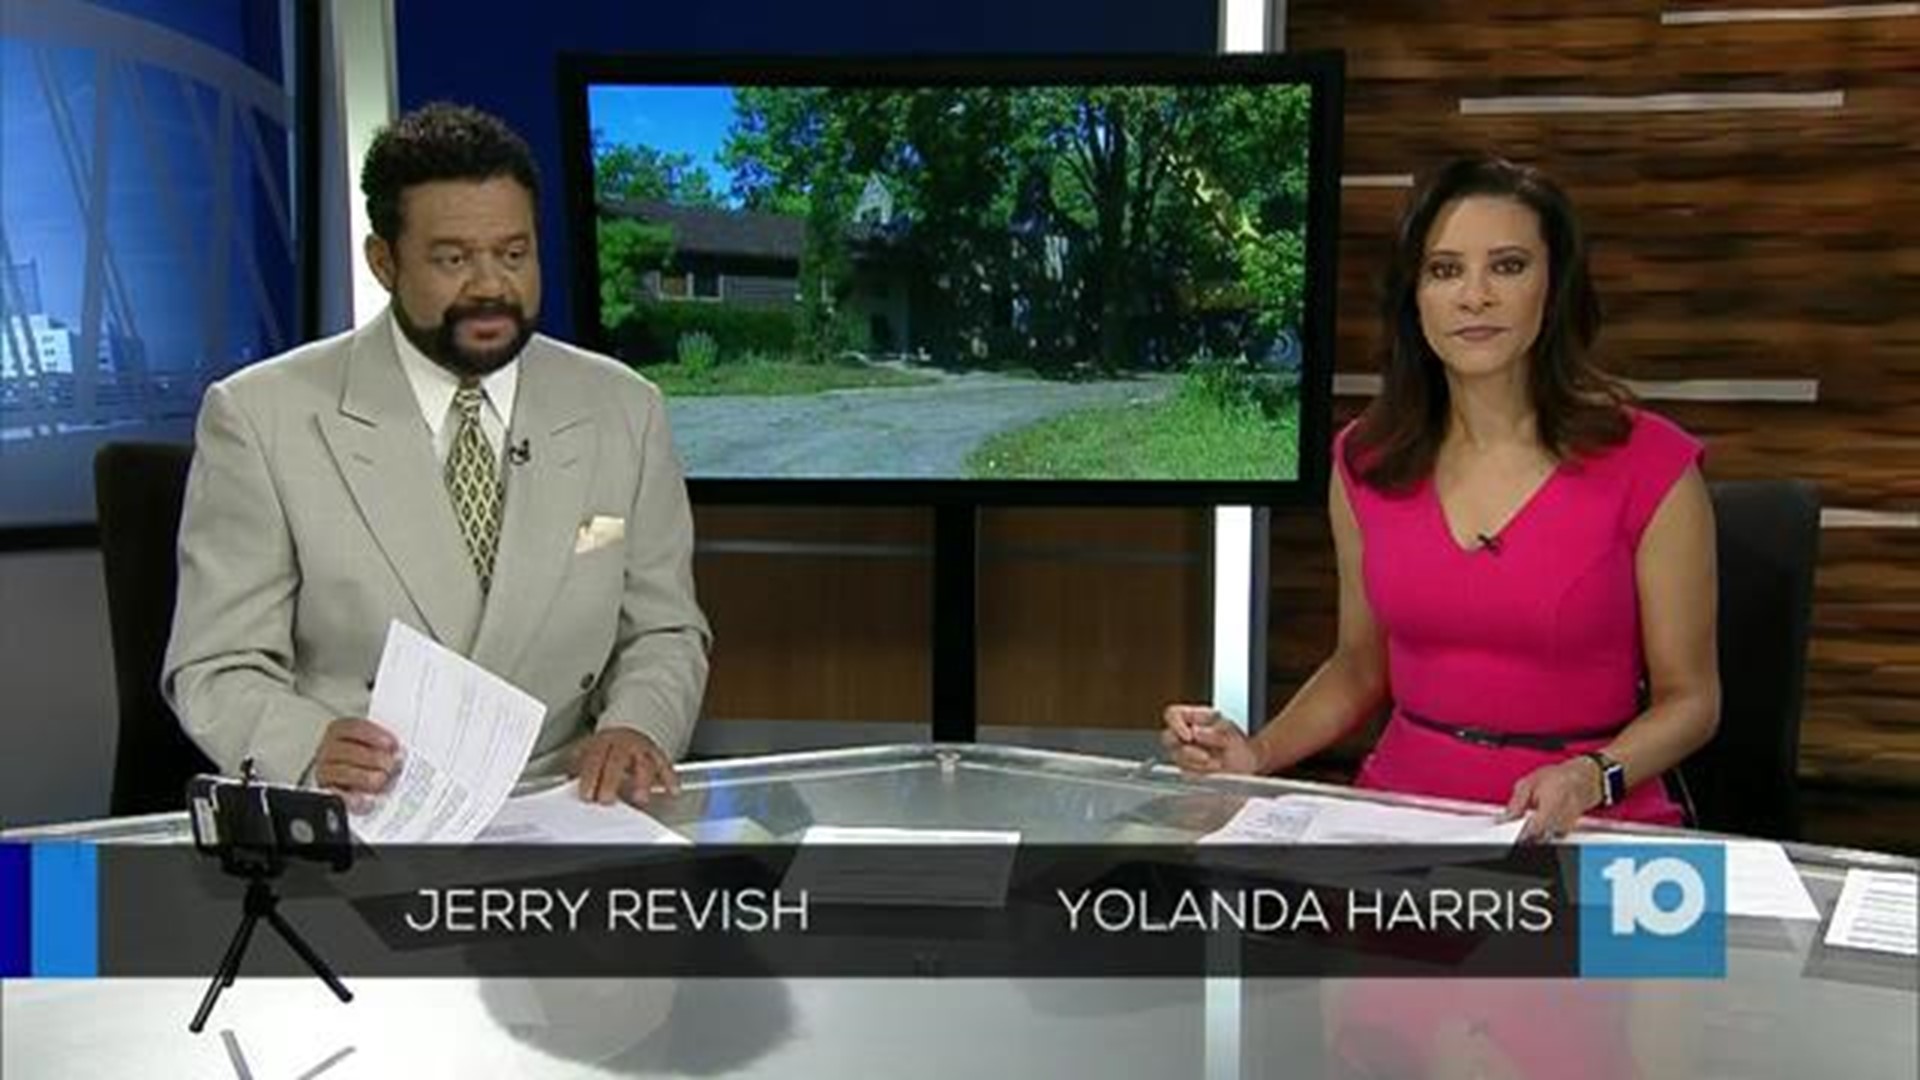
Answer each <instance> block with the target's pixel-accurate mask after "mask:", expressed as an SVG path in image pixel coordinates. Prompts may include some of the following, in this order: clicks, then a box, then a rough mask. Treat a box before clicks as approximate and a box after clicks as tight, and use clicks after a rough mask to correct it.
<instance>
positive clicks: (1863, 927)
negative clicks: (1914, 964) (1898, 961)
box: [1827, 870, 1920, 956]
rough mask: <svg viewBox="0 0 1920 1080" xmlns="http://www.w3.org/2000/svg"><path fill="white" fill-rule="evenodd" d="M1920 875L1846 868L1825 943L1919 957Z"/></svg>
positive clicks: (1846, 947) (1845, 947)
mask: <svg viewBox="0 0 1920 1080" xmlns="http://www.w3.org/2000/svg"><path fill="white" fill-rule="evenodd" d="M1917 899H1920V877H1915V876H1914V875H1912V874H1902V873H1897V872H1895V871H1891V870H1849V871H1847V883H1846V884H1845V885H1843V886H1841V888H1840V902H1839V903H1837V904H1835V905H1834V908H1833V922H1831V923H1829V924H1828V925H1827V944H1829V945H1837V946H1839V947H1841V948H1844V949H1871V950H1873V951H1874V952H1884V953H1893V954H1895V955H1896V956H1920V938H1917V937H1916V935H1920V929H1916V924H1915V920H1916V919H1920V905H1917V904H1916V900H1917Z"/></svg>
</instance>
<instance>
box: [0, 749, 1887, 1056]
mask: <svg viewBox="0 0 1920 1080" xmlns="http://www.w3.org/2000/svg"><path fill="white" fill-rule="evenodd" d="M682 775H683V778H684V791H683V792H682V794H680V795H679V796H678V797H676V798H671V799H663V800H658V801H656V802H655V803H654V805H653V806H652V812H653V813H654V815H655V816H656V817H658V818H660V819H661V820H662V821H664V822H666V823H667V824H669V825H671V826H673V827H675V828H676V829H678V830H680V831H682V832H683V833H685V834H687V835H689V836H693V837H696V838H699V839H704V840H714V841H721V842H741V841H746V842H752V841H755V840H770V841H783V842H791V841H794V840H797V839H798V837H799V835H800V834H801V832H803V831H804V830H805V829H806V827H807V826H810V825H815V824H826V825H845V826H871V825H891V826H908V827H924V828H969V829H1015V830H1019V832H1020V833H1021V836H1022V839H1023V841H1026V842H1035V843H1045V842H1056V843H1106V842H1114V843H1121V842H1126V843H1160V842H1165V843H1181V842H1184V841H1187V840H1191V839H1193V838H1195V837H1197V836H1199V835H1201V834H1203V833H1205V832H1207V831H1210V830H1211V829H1213V828H1214V827H1216V826H1218V825H1219V824H1220V823H1222V822H1223V821H1225V820H1226V818H1227V817H1228V816H1230V815H1231V814H1232V813H1233V812H1234V811H1235V810H1236V809H1237V808H1238V806H1239V805H1240V804H1241V802H1242V801H1243V800H1244V799H1245V798H1246V797H1247V796H1250V795H1274V794H1282V793H1287V792H1312V793H1317V794H1323V795H1326V794H1338V795H1346V796H1351V797H1354V798H1374V799H1376V800H1378V801H1406V802H1412V803H1414V804H1416V805H1425V806H1435V805H1443V804H1433V803H1421V802H1419V801H1417V800H1380V799H1379V797H1378V796H1368V795H1363V794H1361V793H1356V792H1350V791H1348V790H1347V789H1344V788H1327V787H1322V786H1318V785H1311V784H1303V783H1296V782H1286V781H1278V780H1248V779H1232V780H1208V781H1204V782H1196V781H1191V780H1187V779H1185V778H1182V777H1181V776H1180V775H1179V774H1178V773H1177V772H1175V771H1174V770H1172V769H1170V768H1168V767H1167V766H1165V765H1157V764H1153V763H1151V762H1139V761H1122V760H1116V759H1112V758H1101V757H1090V756H1085V755H1078V754H1064V753H1056V752H1050V751H1044V750H1035V749H1022V748H1014V747H1003V746H984V745H966V746H929V745H920V746H894V747H870V748H858V749H847V750H837V751H825V752H810V753H797V754H785V755H778V756H770V757H758V758H751V759H734V760H727V761H719V762H713V763H704V764H695V765H690V766H687V767H686V768H685V769H684V770H683V772H682ZM186 836H187V826H186V823H185V819H184V815H177V814H176V815H163V816H156V817H147V818H130V819H120V820H110V821H102V822H92V823H84V824H76V825H69V826H58V827H50V828H42V829H34V830H23V831H19V832H15V833H13V834H10V835H9V838H10V839H34V840H42V839H58V838H79V839H86V840H92V841H97V842H100V843H140V842H170V841H171V842H183V841H184V840H185V839H186ZM1788 852H1789V854H1790V855H1791V857H1792V859H1793V861H1794V864H1795V867H1796V869H1797V870H1798V871H1799V873H1800V874H1801V876H1802V878H1803V880H1804V881H1805V883H1806V885H1807V888H1808V890H1809V891H1810V893H1811V894H1812V896H1813V898H1814V901H1815V903H1816V904H1817V905H1818V906H1819V908H1820V911H1821V916H1822V920H1821V922H1819V923H1813V922H1804V921H1801V922H1787V921H1772V920H1755V919H1736V920H1733V921H1732V922H1731V923H1730V925H1729V927H1728V942H1729V956H1728V974H1727V977H1726V978H1725V979H1722V980H1701V981H1691V982H1686V983H1683V984H1680V985H1679V986H1678V987H1676V986H1675V985H1674V984H1672V983H1670V982H1669V983H1662V984H1658V985H1655V984H1651V983H1649V984H1641V983H1622V982H1617V981H1592V980H1547V981H1542V982H1540V983H1539V984H1537V985H1523V986H1520V987H1517V988H1516V987H1512V986H1509V987H1507V988H1505V989H1506V990H1507V991H1508V992H1509V997H1510V998H1512V999H1513V1000H1522V1001H1525V1000H1530V999H1531V995H1532V994H1533V991H1534V990H1535V989H1537V990H1538V991H1539V997H1538V999H1537V1000H1538V1001H1539V1003H1540V1006H1539V1007H1540V1008H1541V1009H1544V1010H1550V1011H1560V1012H1565V1011H1567V1010H1576V1011H1577V1010H1578V1009H1579V1008H1580V1001H1581V995H1582V994H1588V993H1591V994H1593V995H1620V994H1623V993H1624V994H1629V995H1631V994H1634V993H1636V992H1638V991H1639V990H1641V989H1644V990H1645V991H1646V992H1647V993H1648V994H1649V995H1650V1000H1652V1001H1654V1002H1656V1003H1659V1008H1660V1009H1663V1010H1665V1011H1666V1012H1667V1015H1665V1016H1664V1017H1663V1018H1662V1021H1663V1026H1664V1027H1665V1028H1666V1029H1667V1032H1666V1034H1667V1036H1668V1037H1669V1038H1668V1042H1670V1043H1672V1044H1673V1045H1672V1046H1668V1047H1666V1048H1665V1049H1664V1051H1663V1052H1662V1053H1658V1054H1654V1055H1653V1056H1651V1057H1648V1058H1644V1059H1642V1060H1643V1061H1644V1062H1646V1064H1643V1066H1642V1068H1643V1071H1644V1073H1645V1074H1646V1075H1658V1076H1666V1075H1684V1076H1703V1077H1713V1076H1729V1077H1749V1078H1750V1077H1791V1078H1794V1080H1804V1078H1807V1077H1820V1078H1842V1077H1849V1078H1850V1077H1888V1078H1893V1080H1913V1078H1914V1077H1915V1076H1920V1050H1917V1049H1916V1039H1917V1036H1916V1027H1917V1026H1920V998H1917V997H1916V990H1915V975H1914V970H1913V965H1912V964H1911V963H1910V962H1908V961H1906V960H1904V959H1900V958H1894V957H1881V956H1876V955H1875V954H1868V953H1860V952H1856V951H1852V950H1840V949H1833V948H1829V947H1827V946H1826V945H1824V944H1823V942H1822V938H1823V936H1824V931H1825V925H1826V920H1827V918H1828V917H1830V915H1831V914H1832V909H1833V906H1834V903H1835V901H1836V898H1837V897H1838V895H1839V891H1840V886H1841V882H1842V879H1843V877H1844V875H1845V872H1846V870H1847V869H1848V868H1849V867H1868V868H1877V869H1892V870H1900V871H1906V872H1912V870H1913V869H1914V862H1913V860H1909V859H1897V858H1892V857H1889V856H1883V855H1876V854H1872V853H1866V852H1855V851H1844V850H1836V849H1828V848H1820V847H1813V846H1804V845H1790V846H1789V847H1788ZM255 947H256V949H268V948H271V949H279V948H281V947H282V946H280V945H279V944H278V942H277V941H274V940H273V939H272V938H271V937H270V936H268V935H260V943H259V944H257V945H256V946H255ZM215 959H216V958H213V957H209V963H210V964H211V963H212V962H213V961H214V960H215ZM1485 981H1486V980H1478V981H1476V983H1484V982H1485ZM348 982H349V984H350V986H351V988H352V990H353V991H354V993H355V995H356V996H355V1000H354V1001H353V1002H352V1003H350V1004H345V1005H343V1004H340V1003H338V1002H336V1001H335V1000H334V999H333V998H332V997H331V996H330V995H329V994H328V993H327V992H326V990H325V988H324V987H322V986H321V984H320V983H319V982H318V981H316V980H314V979H311V978H300V979H266V978H256V977H242V978H241V979H240V981H239V982H238V983H237V984H235V985H234V986H233V987H232V988H230V989H229V990H228V991H227V992H226V994H225V995H224V996H223V997H222V999H221V1001H220V1004H219V1007H218V1010H217V1011H216V1012H215V1013H214V1014H213V1019H212V1022H211V1024H210V1025H209V1027H208V1030H207V1031H206V1033H205V1034H202V1035H198V1036H196V1035H191V1034H189V1033H188V1032H187V1030H186V1022H187V1019H188V1017H189V1016H191V1015H192V1013H193V1010H194V1007H195V1005H196V1004H197V1003H198V1001H199V998H200V995H201V993H202V991H203V990H204V982H203V980H200V979H192V980H187V979H89V980H24V981H21V980H15V981H9V982H7V983H6V984H5V985H4V987H3V988H0V995H4V1003H3V1004H0V1046H3V1047H4V1051H3V1055H4V1056H0V1074H4V1075H5V1076H6V1077H8V1078H9V1080H15V1078H18V1080H27V1078H35V1077H59V1078H61V1080H82V1078H91V1077H116V1078H117V1077H156V1078H177V1077H195V1078H210V1077H211V1078H220V1077H229V1076H238V1077H254V1078H259V1080H269V1078H272V1080H279V1078H293V1077H300V1078H303V1080H315V1078H320V1077H325V1078H327V1080H343V1078H346V1077H380V1078H414V1077H441V1076H446V1077H463V1078H464V1077H492V1076H503V1077H558V1076H701V1077H706V1076H753V1077H785V1078H792V1077H828V1078H833V1080H843V1078H851V1077H862V1078H864V1077H1060V1076H1094V1077H1102V1078H1113V1077H1208V1078H1225V1077H1269V1076H1271V1077H1280V1076H1287V1077H1292V1076H1324V1075H1339V1073H1338V1071H1337V1070H1336V1069H1335V1067H1334V1066H1333V1065H1332V1064H1330V1058H1331V1055H1330V1053H1329V1049H1328V1040H1329V1038H1330V1037H1331V1036H1330V1035H1329V1034H1328V1031H1329V1028H1328V1025H1327V1021H1326V1015H1327V1001H1328V998H1329V995H1335V994H1341V993H1345V992H1348V991H1350V990H1352V989H1354V988H1353V987H1351V986H1348V987H1337V986H1335V985H1334V984H1332V983H1331V982H1330V981H1328V980H1315V979H1238V978H1231V977H1220V976H1215V977H1211V978H1204V977H1197V976H1196V977H1194V978H1189V979H1164V978H1163V979H1143V978H1134V979H1105V980H1097V979H937V978H933V979H785V980H782V979H772V978H762V979H731V980H729V979H684V980H678V981H674V980H665V979H624V980H622V979H603V980H584V979H543V980H532V979H487V980H478V979H471V980H453V979H440V980H411V979H367V978H359V979H354V978H349V979H348ZM1371 985H1373V986H1379V985H1382V984H1380V983H1374V984H1371ZM1392 985H1393V986H1395V987H1405V988H1406V989H1404V990H1398V991H1396V992H1397V993H1401V994H1403V995H1404V994H1416V995H1417V994H1420V993H1424V994H1426V995H1427V996H1428V998H1429V999H1430V1000H1429V1004H1431V1003H1432V1001H1433V1000H1438V1001H1441V1002H1445V1001H1450V1000H1454V999H1457V1000H1459V1001H1461V1002H1462V1004H1461V1006H1460V1008H1461V1009H1463V1010H1468V1009H1471V1008H1472V1005H1471V1004H1470V1003H1471V1002H1472V1001H1473V1000H1475V999H1476V996H1477V995H1478V994H1479V991H1480V987H1479V986H1477V985H1474V984H1470V983H1468V982H1460V983H1449V982H1446V981H1441V980H1434V981H1422V982H1419V983H1404V982H1401V981H1399V980H1395V981H1394V982H1393V983H1392ZM1515 989H1518V990H1519V991H1520V993H1519V994H1518V995H1517V996H1515V995H1513V994H1512V991H1514V990H1515ZM1676 989H1677V990H1679V991H1680V993H1679V994H1678V996H1677V997H1676V996H1673V995H1674V994H1675V991H1676ZM1651 995H1667V996H1665V997H1659V996H1651ZM1669 1001H1671V1002H1676V1004H1673V1005H1671V1006H1669V1005H1667V1004H1666V1003H1667V1002H1669ZM1508 1022H1509V1023H1511V1018H1509V1021H1508ZM1529 1022H1531V1021H1529ZM1471 1027H1472V1025H1471V1024H1468V1025H1466V1026H1465V1027H1464V1028H1463V1027H1461V1026H1458V1025H1456V1026H1453V1027H1450V1028H1448V1029H1447V1030H1448V1032H1450V1034H1448V1035H1447V1036H1446V1038H1448V1039H1451V1040H1452V1045H1449V1046H1442V1047H1437V1048H1428V1049H1431V1050H1432V1051H1433V1056H1432V1057H1430V1058H1428V1059H1426V1061H1427V1064H1426V1065H1423V1066H1421V1067H1419V1069H1418V1071H1414V1072H1411V1073H1408V1074H1409V1075H1469V1074H1470V1073H1468V1072H1458V1073H1455V1072H1448V1071H1446V1070H1447V1069H1450V1068H1454V1067H1456V1066H1458V1065H1460V1062H1461V1061H1462V1060H1468V1061H1469V1064H1470V1063H1471V1061H1472V1060H1475V1059H1474V1058H1473V1054H1474V1051H1473V1050H1472V1048H1471V1046H1468V1047H1467V1049H1466V1050H1464V1051H1463V1050H1462V1049H1461V1044H1460V1041H1459V1038H1458V1036H1460V1035H1461V1032H1462V1031H1463V1030H1465V1031H1468V1032H1469V1034H1468V1035H1467V1038H1469V1039H1470V1038H1471V1033H1470V1029H1471ZM1584 1054H1585V1051H1583V1050H1581V1049H1580V1047H1578V1046H1568V1047H1567V1048H1566V1051H1565V1056H1563V1058H1562V1059H1561V1060H1560V1062H1559V1063H1558V1064H1557V1065H1556V1066H1554V1067H1553V1068H1551V1069H1550V1070H1548V1071H1546V1072H1536V1071H1533V1070H1525V1069H1522V1070H1512V1071H1508V1072H1504V1073H1503V1072H1500V1071H1498V1069H1497V1068H1495V1069H1491V1070H1489V1071H1485V1072H1483V1073H1482V1075H1529V1074H1538V1075H1553V1076H1575V1075H1580V1073H1581V1070H1580V1061H1581V1060H1582V1055H1584ZM1507 1064H1508V1065H1509V1066H1511V1064H1512V1063H1511V1062H1508V1063H1507ZM1430 1069H1431V1071H1429V1070H1430ZM1392 1074H1393V1075H1400V1074H1401V1073H1399V1072H1394V1073H1392Z"/></svg>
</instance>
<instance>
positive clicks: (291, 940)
mask: <svg viewBox="0 0 1920 1080" xmlns="http://www.w3.org/2000/svg"><path fill="white" fill-rule="evenodd" d="M267 923H268V924H269V925H271V926H272V927H273V928H274V929H275V930H278V931H279V932H280V937H281V938H282V940H284V941H286V943H287V945H288V946H289V947H290V948H292V949H293V951H294V952H296V953H299V954H300V959H302V960H305V961H306V962H307V966H308V967H310V968H312V969H313V973H314V974H315V975H318V976H320V981H321V982H323V983H326V984H327V989H329V990H331V991H333V996H334V997H337V998H339V999H340V1000H341V1001H352V1000H353V994H351V993H349V992H348V990H347V987H346V984H345V983H343V982H341V981H340V977H339V976H337V975H335V974H334V973H333V969H332V968H330V967H328V966H327V962H326V961H325V960H322V959H320V954H319V953H317V952H314V951H313V947H312V946H310V945H308V944H307V941H306V939H305V938H303V937H301V936H300V931H298V930H295V929H294V928H293V924H292V923H290V922H288V921H287V920H286V919H285V917H283V916H282V915H281V914H280V913H279V912H278V911H274V910H271V909H269V910H268V911H267Z"/></svg>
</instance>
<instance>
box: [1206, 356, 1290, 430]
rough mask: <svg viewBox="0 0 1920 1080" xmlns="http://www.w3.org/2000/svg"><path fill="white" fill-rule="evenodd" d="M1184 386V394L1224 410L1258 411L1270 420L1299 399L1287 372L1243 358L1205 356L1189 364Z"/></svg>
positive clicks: (1281, 414)
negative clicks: (1287, 376)
mask: <svg viewBox="0 0 1920 1080" xmlns="http://www.w3.org/2000/svg"><path fill="white" fill-rule="evenodd" d="M1182 383H1183V385H1182V387H1181V390H1182V392H1183V393H1188V394H1193V395H1196V396H1198V397H1201V398H1203V399H1205V400H1207V401H1210V402H1212V403H1213V404H1215V405H1217V406H1219V407H1220V408H1222V409H1227V410H1257V411H1259V412H1261V413H1263V414H1265V415H1266V416H1268V417H1270V418H1277V417H1280V416H1283V415H1285V414H1286V413H1287V411H1288V410H1289V409H1290V408H1291V407H1292V405H1293V400H1294V396H1295V395H1294V388H1293V386H1292V385H1291V384H1290V382H1289V380H1288V379H1287V378H1286V376H1285V375H1284V374H1283V373H1280V372H1274V371H1271V370H1268V369H1266V368H1263V367H1260V366H1257V365H1255V364H1254V363H1253V362H1251V361H1249V360H1248V359H1247V358H1246V357H1244V356H1240V355H1234V356H1218V355H1214V354H1211V353H1201V354H1200V355H1199V356H1196V357H1194V359H1193V361H1192V363H1190V364H1188V365H1187V370H1186V375H1185V378H1184V379H1183V380H1182Z"/></svg>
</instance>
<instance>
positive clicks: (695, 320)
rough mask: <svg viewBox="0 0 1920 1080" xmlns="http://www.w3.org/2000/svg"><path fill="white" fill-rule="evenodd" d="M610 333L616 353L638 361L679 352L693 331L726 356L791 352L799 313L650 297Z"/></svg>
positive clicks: (665, 357) (656, 359)
mask: <svg viewBox="0 0 1920 1080" xmlns="http://www.w3.org/2000/svg"><path fill="white" fill-rule="evenodd" d="M607 333H608V336H609V337H610V338H611V339H612V344H613V351H614V354H615V355H617V356H619V357H620V358H621V359H623V360H626V361H627V362H629V363H635V364H652V363H659V362H661V361H664V360H672V359H675V358H677V357H679V356H680V355H681V354H680V341H681V339H682V338H684V337H686V336H687V335H689V334H705V335H706V336H707V337H708V338H710V339H712V341H713V344H714V346H715V348H716V350H717V352H718V353H721V354H725V355H727V356H739V355H740V354H742V353H747V352H759V353H767V354H770V355H773V356H787V355H789V354H791V353H792V352H793V342H794V315H793V312H792V311H791V310H790V309H786V308H751V307H735V306H733V305H730V304H714V303H704V302H699V301H691V300H687V301H658V300H650V301H645V302H642V303H638V304H635V305H634V307H633V314H632V315H631V316H630V317H629V318H627V319H626V320H624V321H622V322H620V323H619V324H617V325H614V326H609V327H608V328H607Z"/></svg>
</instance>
